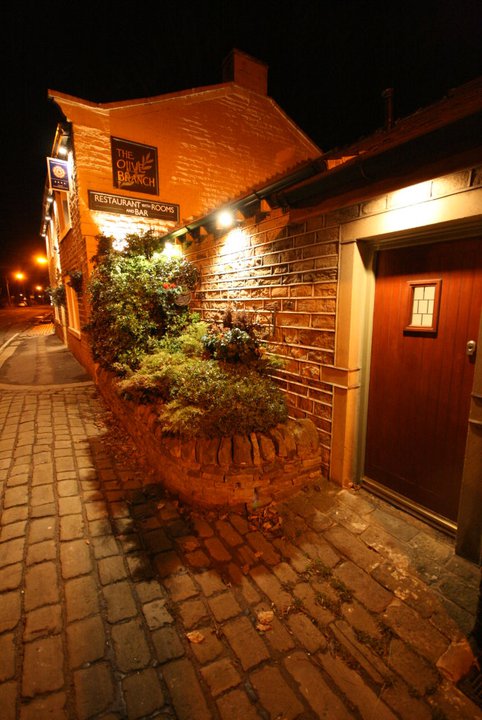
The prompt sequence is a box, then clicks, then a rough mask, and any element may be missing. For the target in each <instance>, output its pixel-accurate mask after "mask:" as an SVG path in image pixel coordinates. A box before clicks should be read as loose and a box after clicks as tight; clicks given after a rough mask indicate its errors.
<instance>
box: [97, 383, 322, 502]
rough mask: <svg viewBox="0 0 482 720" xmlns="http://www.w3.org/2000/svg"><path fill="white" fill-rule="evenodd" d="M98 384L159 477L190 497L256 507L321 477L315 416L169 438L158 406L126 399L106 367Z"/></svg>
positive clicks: (174, 490)
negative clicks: (237, 431) (264, 428)
mask: <svg viewBox="0 0 482 720" xmlns="http://www.w3.org/2000/svg"><path fill="white" fill-rule="evenodd" d="M96 383H97V387H98V389H99V392H100V393H101V395H102V396H103V398H104V400H105V401H106V403H107V404H108V406H109V407H110V409H111V410H112V412H113V413H114V415H115V416H116V418H117V419H118V420H119V422H120V423H121V424H122V425H123V427H124V428H125V429H126V430H127V432H128V433H129V435H130V436H131V437H132V438H133V440H134V442H135V444H136V446H137V447H138V448H139V451H140V452H141V453H142V455H143V456H144V458H145V459H146V460H147V462H148V464H149V465H150V466H151V467H152V468H153V469H154V470H155V471H156V473H157V475H158V478H159V482H161V483H162V485H163V486H164V487H165V488H166V489H167V490H169V491H170V492H172V493H174V494H175V495H177V496H178V497H179V498H180V499H181V500H183V501H185V502H188V503H191V504H194V505H202V506H204V507H210V508H216V507H223V506H230V507H233V506H239V505H246V506H248V507H249V508H252V507H256V506H259V505H265V504H267V503H269V502H271V501H273V500H280V499H282V498H286V497H289V496H290V495H293V494H294V493H296V492H297V491H298V490H299V489H300V488H301V487H303V486H304V485H308V484H310V482H313V481H314V479H315V478H318V477H319V476H320V464H321V451H320V443H319V437H318V432H317V430H316V427H315V425H314V423H313V422H312V421H311V420H306V419H301V420H288V422H286V423H283V424H281V425H278V426H277V427H276V428H273V429H272V430H270V431H269V432H267V433H251V434H250V435H249V436H247V435H234V436H233V437H221V438H188V439H183V438H179V437H167V436H165V435H163V434H162V431H161V427H160V425H159V424H158V422H157V410H156V407H155V406H152V405H139V404H137V403H135V402H132V401H129V400H125V399H123V398H121V397H120V396H119V395H118V393H117V391H116V384H115V379H114V376H113V375H111V374H110V373H109V372H107V371H105V370H102V369H99V370H98V371H97V374H96Z"/></svg>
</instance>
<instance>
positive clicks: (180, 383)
mask: <svg viewBox="0 0 482 720" xmlns="http://www.w3.org/2000/svg"><path fill="white" fill-rule="evenodd" d="M126 241H127V242H128V245H127V247H126V248H125V250H124V251H122V252H113V251H112V250H111V242H110V239H108V238H104V237H101V238H99V246H98V255H97V256H96V258H95V259H94V260H95V269H94V272H93V274H92V277H91V280H90V283H89V292H90V298H91V307H92V314H91V320H90V323H89V326H88V329H89V330H90V336H91V345H92V352H93V356H94V359H95V360H97V361H98V362H99V363H100V364H101V365H103V366H104V367H107V368H109V369H111V370H114V371H116V372H117V373H118V374H119V375H122V376H124V377H123V379H120V380H119V382H118V387H119V392H120V393H121V395H123V396H124V397H126V398H130V399H133V400H135V401H137V402H159V403H160V404H161V408H160V411H159V420H160V422H161V425H162V428H163V431H164V432H166V433H173V434H177V435H183V436H199V435H203V436H208V437H212V436H219V435H234V434H237V433H250V432H255V431H259V432H263V431H265V430H267V429H269V428H270V427H273V426H274V425H277V424H278V423H280V422H284V421H285V420H286V418H287V408H286V404H285V401H284V397H283V395H282V394H281V392H280V390H279V389H278V388H277V386H276V385H275V383H274V382H273V381H272V380H271V379H270V377H269V376H268V374H267V371H268V370H269V369H271V368H273V367H275V366H276V365H275V363H274V362H273V361H272V360H271V359H269V358H268V357H266V356H265V355H264V350H263V348H262V347H261V346H260V343H259V341H258V338H257V336H256V332H255V326H254V325H253V324H252V323H250V322H249V321H248V320H247V318H246V317H245V316H243V315H237V316H233V315H232V314H231V313H227V314H226V316H225V318H224V326H223V328H222V329H218V328H209V326H208V325H207V324H206V323H204V322H200V321H199V317H198V316H197V315H195V314H193V313H190V312H189V310H188V309H186V308H185V307H183V306H181V305H180V304H176V297H177V296H178V295H181V294H184V293H185V292H186V291H189V290H192V289H193V288H194V287H195V285H196V283H197V281H198V271H197V270H196V268H195V267H194V266H193V265H192V264H191V263H189V262H188V261H186V260H184V259H181V258H166V257H164V256H162V255H160V254H158V253H157V252H156V248H157V249H159V241H158V240H156V238H155V237H154V236H153V235H152V233H146V234H145V235H143V236H140V237H139V236H128V237H127V238H126ZM156 243H157V244H156Z"/></svg>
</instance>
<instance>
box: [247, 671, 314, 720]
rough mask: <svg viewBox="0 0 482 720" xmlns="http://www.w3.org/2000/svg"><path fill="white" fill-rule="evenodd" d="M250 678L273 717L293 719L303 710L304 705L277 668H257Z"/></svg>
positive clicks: (264, 705)
mask: <svg viewBox="0 0 482 720" xmlns="http://www.w3.org/2000/svg"><path fill="white" fill-rule="evenodd" d="M250 680H251V683H252V685H253V687H254V689H255V690H256V693H257V694H258V696H259V699H260V702H261V704H262V706H263V707H264V708H265V710H266V711H267V712H268V713H269V716H270V717H271V718H276V717H282V718H286V720H293V719H294V718H297V717H298V716H299V715H301V713H302V712H303V710H304V708H303V705H302V704H301V702H300V701H299V700H298V698H297V697H296V695H295V694H294V692H293V691H292V690H291V688H290V687H289V685H288V684H287V683H286V681H285V680H284V678H283V676H282V675H281V673H280V671H279V670H278V669H277V668H274V667H264V668H262V669H261V670H256V671H255V672H253V673H251V675H250Z"/></svg>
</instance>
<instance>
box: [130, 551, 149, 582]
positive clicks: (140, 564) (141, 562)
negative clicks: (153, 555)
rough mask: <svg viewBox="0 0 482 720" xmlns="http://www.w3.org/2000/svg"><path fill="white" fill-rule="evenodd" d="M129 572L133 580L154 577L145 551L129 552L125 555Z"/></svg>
mask: <svg viewBox="0 0 482 720" xmlns="http://www.w3.org/2000/svg"><path fill="white" fill-rule="evenodd" d="M126 561H127V567H128V568H129V574H130V576H131V578H132V579H133V580H134V581H135V582H139V580H147V579H149V578H152V577H154V574H155V573H154V568H153V566H152V563H151V561H150V558H149V556H148V555H147V553H131V554H130V555H127V557H126Z"/></svg>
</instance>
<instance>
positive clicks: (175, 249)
mask: <svg viewBox="0 0 482 720" xmlns="http://www.w3.org/2000/svg"><path fill="white" fill-rule="evenodd" d="M161 255H164V257H170V258H171V257H181V256H182V250H181V248H180V247H179V245H174V244H173V243H171V242H167V243H166V244H165V245H164V249H163V251H162V253H161Z"/></svg>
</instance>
